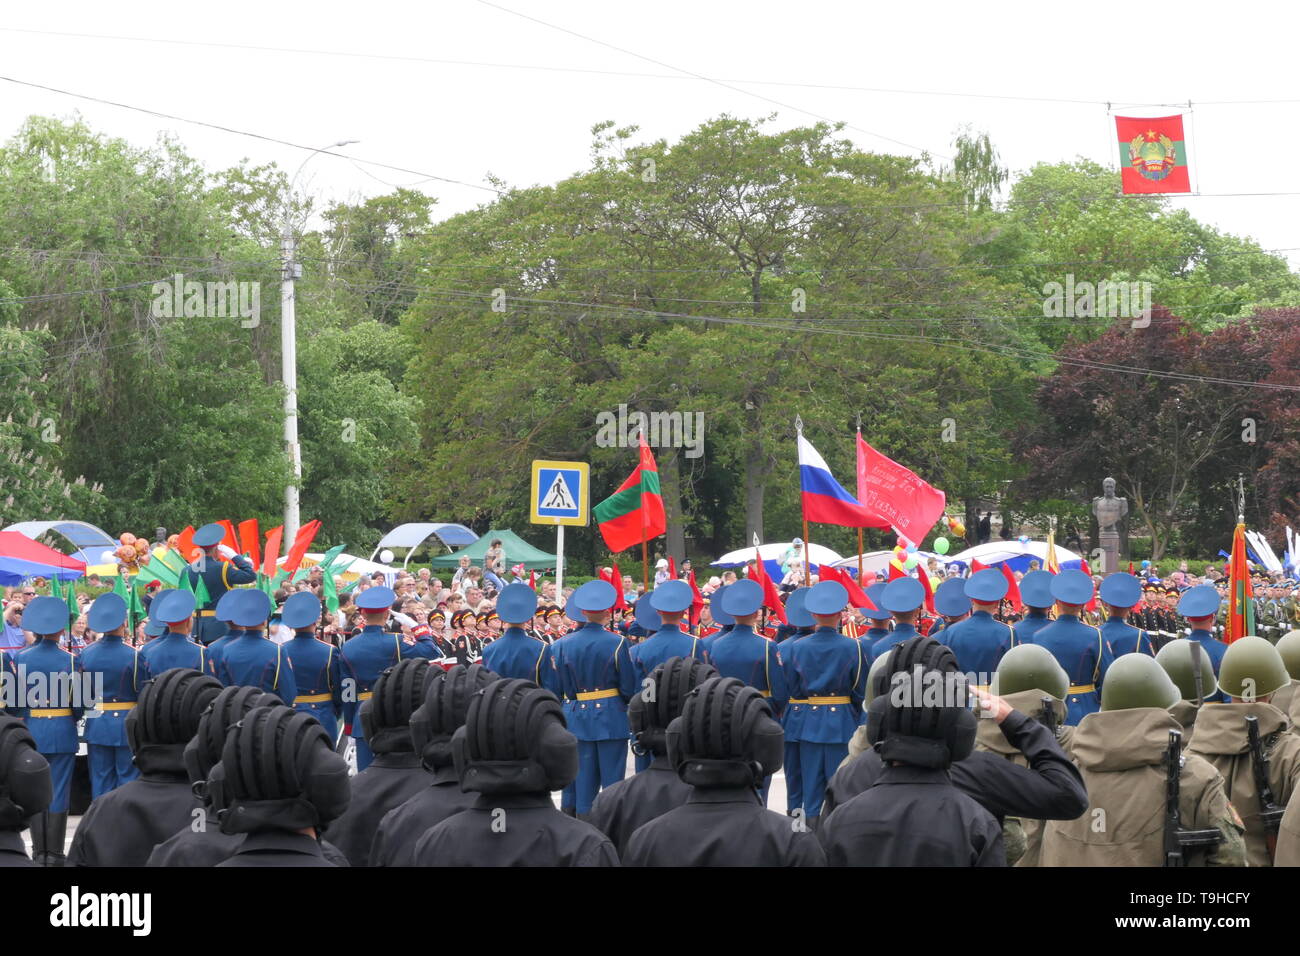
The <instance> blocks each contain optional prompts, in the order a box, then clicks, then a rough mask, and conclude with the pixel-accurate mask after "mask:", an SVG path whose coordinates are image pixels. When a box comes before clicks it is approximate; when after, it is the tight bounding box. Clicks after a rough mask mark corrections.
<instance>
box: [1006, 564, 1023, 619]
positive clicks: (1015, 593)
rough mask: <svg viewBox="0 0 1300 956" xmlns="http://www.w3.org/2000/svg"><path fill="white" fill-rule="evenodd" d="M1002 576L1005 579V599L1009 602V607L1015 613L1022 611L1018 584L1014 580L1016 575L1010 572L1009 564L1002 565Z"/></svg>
mask: <svg viewBox="0 0 1300 956" xmlns="http://www.w3.org/2000/svg"><path fill="white" fill-rule="evenodd" d="M1002 576H1003V577H1004V578H1006V579H1007V600H1008V601H1010V602H1011V607H1012V608H1013V609H1015V612H1016V613H1017V614H1020V613H1022V612H1023V611H1024V609H1025V605H1024V602H1023V601H1021V600H1020V584H1019V582H1018V581H1016V576H1015V575H1014V574H1012V573H1011V568H1010V566H1009V565H1006V564H1004V565H1002Z"/></svg>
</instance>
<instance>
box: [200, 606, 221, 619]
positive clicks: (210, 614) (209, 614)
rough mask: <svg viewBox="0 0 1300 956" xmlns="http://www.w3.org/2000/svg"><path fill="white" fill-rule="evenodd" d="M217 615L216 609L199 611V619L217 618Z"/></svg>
mask: <svg viewBox="0 0 1300 956" xmlns="http://www.w3.org/2000/svg"><path fill="white" fill-rule="evenodd" d="M216 614H217V609H216V608H213V609H212V610H211V611H199V617H216Z"/></svg>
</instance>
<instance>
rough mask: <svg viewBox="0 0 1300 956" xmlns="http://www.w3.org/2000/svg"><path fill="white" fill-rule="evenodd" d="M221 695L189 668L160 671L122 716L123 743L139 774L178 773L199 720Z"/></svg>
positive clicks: (216, 682) (218, 685)
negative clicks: (128, 749)
mask: <svg viewBox="0 0 1300 956" xmlns="http://www.w3.org/2000/svg"><path fill="white" fill-rule="evenodd" d="M219 693H221V682H220V681H219V680H217V679H216V678H215V677H211V676H209V675H207V674H201V673H199V672H198V671H196V670H193V669H192V668H189V667H173V668H172V669H171V670H166V671H163V672H162V673H161V674H159V675H158V676H157V677H155V678H154V679H153V680H151V681H148V682H146V683H145V685H144V686H143V687H141V688H140V699H139V700H138V701H136V705H135V706H134V707H132V708H131V710H130V711H129V712H128V713H127V715H126V741H127V744H128V745H129V746H130V747H131V753H132V754H133V755H134V758H135V765H136V766H137V767H139V768H140V770H141V771H142V772H145V773H148V772H150V771H151V770H159V771H181V770H183V769H184V766H185V764H184V750H185V745H186V744H187V743H189V741H190V738H191V737H193V736H194V734H195V733H196V732H197V731H198V729H199V718H200V717H201V716H202V715H203V712H204V711H205V710H207V708H208V705H209V704H211V703H212V701H213V700H215V699H216V696H217V695H218V694H219Z"/></svg>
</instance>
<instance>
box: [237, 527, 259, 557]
mask: <svg viewBox="0 0 1300 956" xmlns="http://www.w3.org/2000/svg"><path fill="white" fill-rule="evenodd" d="M261 541H262V535H261V534H260V533H259V532H258V528H257V519H256V518H249V519H248V520H247V521H241V522H239V547H238V548H236V549H235V550H237V551H238V552H239V553H240V554H246V555H248V556H249V557H250V558H252V559H253V560H254V561H256V560H257V557H258V552H259V551H260V548H259V547H258V545H259V544H261Z"/></svg>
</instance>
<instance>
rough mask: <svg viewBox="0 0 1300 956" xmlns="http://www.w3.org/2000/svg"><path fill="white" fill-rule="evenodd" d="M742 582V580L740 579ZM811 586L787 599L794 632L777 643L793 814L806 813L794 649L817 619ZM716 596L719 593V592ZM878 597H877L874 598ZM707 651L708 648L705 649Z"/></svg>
mask: <svg viewBox="0 0 1300 956" xmlns="http://www.w3.org/2000/svg"><path fill="white" fill-rule="evenodd" d="M737 583H739V582H737ZM809 590H810V589H809V588H796V589H795V590H794V591H791V592H790V596H789V597H788V598H786V600H785V619H786V620H787V621H788V622H789V625H790V628H791V631H792V633H791V634H790V636H789V637H787V638H786V639H785V640H783V641H781V642H779V643H778V644H777V645H776V656H777V659H778V660H779V661H780V662H781V671H782V675H783V676H784V678H785V686H786V693H788V694H790V697H789V699H788V700H787V701H786V707H785V713H783V714H782V715H781V729H782V730H783V731H784V732H785V759H784V760H783V761H782V766H783V767H785V803H786V813H787V814H789V815H791V816H793V815H794V814H795V813H802V812H803V769H802V767H801V766H800V764H799V742H800V740H801V739H802V738H801V735H800V728H801V727H802V725H803V718H804V713H805V712H806V711H807V709H808V701H807V700H806V699H804V698H801V697H799V696H798V695H797V694H795V693H794V692H793V691H794V686H795V682H794V679H795V674H794V663H793V658H792V657H791V649H792V648H793V647H794V644H795V641H798V640H802V639H803V638H805V637H807V636H808V635H809V634H811V633H812V629H813V619H812V615H811V614H809V613H808V609H807V608H806V607H804V600H805V599H806V598H807V597H808V591H809ZM715 597H716V595H715ZM873 600H874V599H873ZM705 653H706V654H707V650H706V652H705Z"/></svg>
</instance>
